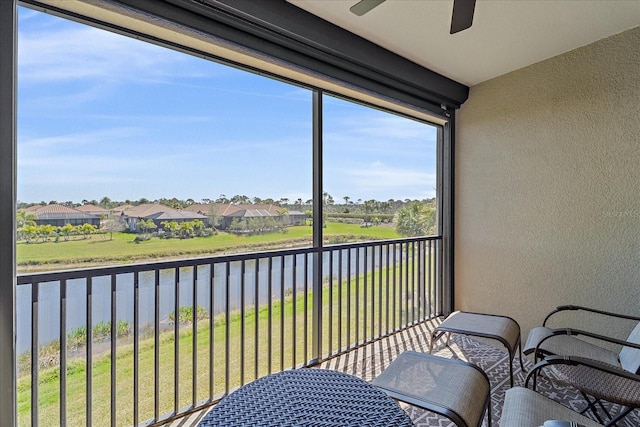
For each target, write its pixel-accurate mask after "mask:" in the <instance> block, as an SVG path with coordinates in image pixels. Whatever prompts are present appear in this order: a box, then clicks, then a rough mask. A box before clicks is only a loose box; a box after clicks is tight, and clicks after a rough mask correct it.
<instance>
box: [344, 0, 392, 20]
mask: <svg viewBox="0 0 640 427" xmlns="http://www.w3.org/2000/svg"><path fill="white" fill-rule="evenodd" d="M384 1H385V0H360V1H359V2H358V3H356V4H354V5H353V6H351V7H350V8H349V10H350V11H351V12H352V13H354V14H356V15H358V16H362V15H364V14H365V13H367V12H369V11H370V10H371V9H373V8H374V7H377V6H380V5H381V4H382V3H383V2H384Z"/></svg>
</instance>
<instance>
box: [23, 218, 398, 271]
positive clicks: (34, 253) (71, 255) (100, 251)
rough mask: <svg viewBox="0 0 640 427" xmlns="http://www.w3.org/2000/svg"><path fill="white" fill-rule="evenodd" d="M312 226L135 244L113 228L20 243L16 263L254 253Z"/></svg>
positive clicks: (327, 233) (336, 229)
mask: <svg viewBox="0 0 640 427" xmlns="http://www.w3.org/2000/svg"><path fill="white" fill-rule="evenodd" d="M311 232H312V228H311V227H310V226H306V225H305V226H295V227H288V228H287V229H286V233H272V234H263V235H254V236H237V235H233V234H228V233H222V232H221V233H219V234H218V235H216V236H210V237H196V238H192V239H159V238H152V239H150V240H147V241H143V242H140V243H135V242H134V241H133V240H134V238H135V235H134V234H129V233H114V235H113V239H112V240H111V239H109V236H108V235H93V236H91V238H90V239H82V238H79V237H76V238H74V239H73V240H69V241H64V240H60V241H59V242H52V241H50V242H44V243H41V242H31V243H26V242H19V243H18V245H17V265H18V270H19V271H27V270H31V271H34V270H57V269H61V268H80V267H82V264H85V265H95V264H99V265H107V264H125V263H130V262H142V261H145V260H157V259H169V258H178V257H185V256H207V255H215V254H220V253H229V252H251V251H257V250H264V249H274V248H282V247H287V246H291V245H294V246H303V245H309V244H310V243H311ZM323 234H324V237H325V239H326V240H327V242H329V243H333V242H342V241H362V240H370V239H371V240H373V239H394V238H398V237H400V236H399V235H398V233H397V232H396V231H395V229H394V228H391V227H383V226H374V227H366V228H363V227H360V226H359V225H353V224H343V223H328V224H327V227H326V228H325V229H324V233H323Z"/></svg>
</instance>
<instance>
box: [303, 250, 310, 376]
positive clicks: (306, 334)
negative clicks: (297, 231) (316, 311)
mask: <svg viewBox="0 0 640 427" xmlns="http://www.w3.org/2000/svg"><path fill="white" fill-rule="evenodd" d="M308 361H309V255H307V254H305V255H304V364H305V366H306V365H308Z"/></svg>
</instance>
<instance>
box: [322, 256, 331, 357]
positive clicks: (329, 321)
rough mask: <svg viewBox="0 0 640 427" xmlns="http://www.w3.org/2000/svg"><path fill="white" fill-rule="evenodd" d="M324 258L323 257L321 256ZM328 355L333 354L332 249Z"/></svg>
mask: <svg viewBox="0 0 640 427" xmlns="http://www.w3.org/2000/svg"><path fill="white" fill-rule="evenodd" d="M323 258H324V257H323ZM328 326H329V331H328V335H329V348H328V350H329V355H331V354H333V251H329V319H328Z"/></svg>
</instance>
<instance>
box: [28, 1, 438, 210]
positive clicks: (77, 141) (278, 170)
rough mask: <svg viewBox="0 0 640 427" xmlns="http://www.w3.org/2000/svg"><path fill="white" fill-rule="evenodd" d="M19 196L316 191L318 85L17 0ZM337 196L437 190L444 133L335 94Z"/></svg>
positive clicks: (418, 194) (330, 177) (329, 142)
mask: <svg viewBox="0 0 640 427" xmlns="http://www.w3.org/2000/svg"><path fill="white" fill-rule="evenodd" d="M18 17H19V40H18V200H20V201H22V202H39V201H41V200H43V201H47V202H48V201H50V200H57V201H60V202H63V201H74V202H80V201H82V200H83V199H87V200H91V199H97V200H99V199H100V198H102V197H104V196H107V197H109V198H111V199H112V200H125V199H130V200H137V199H140V198H142V197H144V198H147V199H150V200H154V199H158V198H163V197H164V198H171V197H177V198H179V199H186V198H192V199H194V200H196V201H199V200H201V199H202V198H209V199H216V198H218V197H219V196H220V195H221V194H224V195H226V196H228V197H231V196H233V195H235V194H242V195H246V196H249V197H254V196H258V197H260V198H268V197H270V198H273V199H276V200H277V199H280V198H283V197H286V198H288V199H290V200H292V201H293V200H296V199H298V198H302V199H303V200H304V201H306V200H307V199H309V198H311V177H312V171H311V92H310V91H308V90H306V89H304V88H301V87H297V86H294V85H291V84H285V83H282V82H279V81H275V80H272V79H269V78H265V77H262V76H257V75H254V74H251V73H248V72H244V71H241V70H237V69H234V68H231V67H228V66H224V65H221V64H217V63H214V62H211V61H206V60H203V59H200V58H195V57H191V56H188V55H185V54H182V53H178V52H175V51H172V50H169V49H165V48H161V47H158V46H155V45H151V44H148V43H144V42H141V41H138V40H133V39H129V38H127V37H123V36H120V35H116V34H112V33H109V32H106V31H103V30H98V29H95V28H92V27H89V26H85V25H81V24H78V23H75V22H72V21H67V20H64V19H61V18H57V17H54V16H50V15H46V14H43V13H40V12H36V11H33V10H30V9H26V8H20V9H19V15H18ZM324 106H325V116H324V147H325V159H324V167H325V169H324V180H325V191H328V192H329V193H330V194H331V195H332V196H333V197H334V199H335V200H336V201H337V202H342V201H343V197H344V196H348V197H350V198H351V200H352V201H357V200H358V199H362V200H368V199H376V200H388V199H406V198H410V199H416V198H418V199H422V198H426V197H433V196H434V195H435V190H434V188H435V163H436V158H435V154H436V153H435V135H436V130H435V128H434V127H432V126H427V125H424V124H422V123H418V122H416V121H412V120H407V119H404V118H401V117H398V116H395V115H391V114H388V113H383V112H380V111H378V110H375V109H371V108H366V107H363V106H360V105H356V104H353V103H349V102H345V101H342V100H338V99H335V98H326V99H325V103H324Z"/></svg>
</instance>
